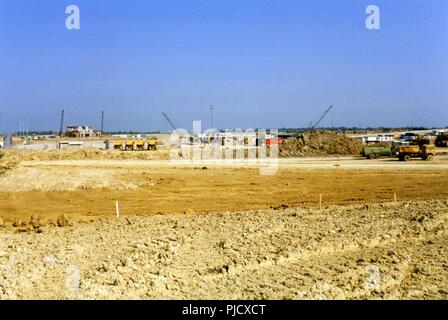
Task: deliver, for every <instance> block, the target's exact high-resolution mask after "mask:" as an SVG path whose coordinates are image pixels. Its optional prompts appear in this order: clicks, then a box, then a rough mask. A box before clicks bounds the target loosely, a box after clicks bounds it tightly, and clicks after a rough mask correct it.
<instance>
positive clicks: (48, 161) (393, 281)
mask: <svg viewBox="0 0 448 320" xmlns="http://www.w3.org/2000/svg"><path fill="white" fill-rule="evenodd" d="M327 111H328V110H327ZM325 115H326V113H324V114H323V115H322V116H321V118H320V120H322V119H323V118H324V117H325ZM102 116H104V114H103V115H102ZM163 116H164V117H165V119H166V120H167V123H169V124H170V126H171V127H172V129H173V132H171V134H170V133H166V134H163V133H159V134H153V135H144V134H134V135H123V134H121V135H120V134H105V133H103V132H102V130H98V131H94V130H91V131H90V132H91V133H93V132H95V134H89V135H88V136H87V137H86V133H85V131H86V129H88V128H89V127H88V126H69V127H67V130H66V131H65V130H62V121H63V120H61V130H60V133H55V134H54V136H50V137H37V138H36V137H33V136H28V137H26V136H23V135H22V136H21V135H13V136H8V137H4V139H3V141H2V147H3V148H2V150H1V151H0V152H1V153H0V157H1V158H0V237H1V241H0V275H1V278H2V279H4V281H2V282H1V283H0V298H1V299H42V298H50V299H71V298H77V299H91V298H100V299H110V298H112V299H134V298H135V299H165V298H167V299H209V298H213V299H427V298H437V299H438V298H442V299H445V298H447V297H448V291H446V289H445V288H446V287H447V285H448V283H447V279H448V264H447V261H446V257H445V256H446V255H445V252H446V247H447V242H448V237H447V232H448V229H447V227H446V226H447V221H448V190H447V189H446V186H447V184H448V174H447V173H448V156H447V151H448V147H447V146H446V141H447V140H448V139H446V137H447V135H446V134H445V131H444V130H443V129H440V130H429V131H425V132H418V133H415V132H414V133H412V132H411V133H410V132H407V133H406V132H401V133H398V134H397V133H391V134H378V133H374V132H370V133H367V134H364V135H362V136H359V135H354V134H353V133H347V132H335V131H331V130H324V129H319V128H318V125H319V122H316V125H315V126H314V127H310V128H308V129H307V130H304V131H302V132H298V133H291V132H289V133H288V132H286V133H285V132H283V133H282V132H277V133H273V132H269V133H266V132H262V131H258V130H255V131H254V132H250V133H249V134H247V136H244V137H242V138H241V136H238V137H235V136H232V135H229V134H228V133H225V132H224V131H218V132H214V133H213V134H210V135H209V136H207V135H206V134H199V135H198V134H194V133H191V134H190V133H188V132H187V133H183V134H178V135H176V136H175V139H173V138H172V136H173V133H174V132H175V131H176V130H177V129H176V127H175V126H174V124H173V123H172V121H171V120H170V118H169V117H168V115H167V114H164V115H163ZM62 117H63V115H62ZM320 120H319V121H320ZM63 131H65V132H63ZM87 131H89V130H87ZM187 135H188V136H187ZM195 145H196V146H198V148H199V149H200V150H205V148H207V146H210V145H213V146H214V148H215V149H214V150H219V152H221V151H222V152H224V153H225V151H226V150H227V149H229V148H242V149H243V150H245V153H242V154H243V155H245V158H244V157H243V159H237V158H236V157H234V156H233V155H234V153H232V156H231V159H230V160H231V161H230V162H229V161H227V162H226V161H216V159H215V158H213V159H209V158H202V157H200V158H198V159H195V160H194V161H178V160H173V158H172V155H173V154H176V155H177V154H182V153H183V157H181V160H182V159H185V155H186V153H185V150H189V149H188V148H191V147H192V146H195ZM261 148H267V149H268V150H270V152H271V153H272V150H274V148H276V149H278V150H277V153H276V154H277V157H276V159H275V160H276V161H277V166H278V168H277V169H276V171H275V173H274V174H271V175H262V174H260V171H259V169H260V167H262V166H263V161H262V160H263V159H261V161H258V162H257V161H255V162H254V161H245V160H247V159H246V158H247V156H248V154H249V152H250V151H249V150H256V152H257V153H256V155H259V153H258V152H259V151H260V150H261ZM215 152H216V151H215ZM227 160H228V159H227ZM264 160H266V159H264ZM271 160H272V159H271ZM67 277H69V278H67ZM70 277H72V278H70ZM73 277H74V278H73ZM67 279H71V280H70V281H74V282H73V283H72V285H73V287H67V281H68V280H67Z"/></svg>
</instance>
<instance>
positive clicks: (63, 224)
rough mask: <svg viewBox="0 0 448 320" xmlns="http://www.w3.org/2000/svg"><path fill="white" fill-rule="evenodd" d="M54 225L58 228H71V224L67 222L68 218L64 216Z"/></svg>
mask: <svg viewBox="0 0 448 320" xmlns="http://www.w3.org/2000/svg"><path fill="white" fill-rule="evenodd" d="M56 223H57V225H58V227H69V226H72V225H73V223H72V222H71V221H70V220H69V218H68V217H67V216H66V215H61V216H59V217H58V219H57V220H56Z"/></svg>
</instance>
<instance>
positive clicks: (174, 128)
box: [162, 112, 176, 131]
mask: <svg viewBox="0 0 448 320" xmlns="http://www.w3.org/2000/svg"><path fill="white" fill-rule="evenodd" d="M162 114H163V116H164V117H165V119H166V121H168V123H169V124H170V126H171V127H172V128H173V130H174V131H175V130H176V126H175V125H174V123H173V122H172V121H171V119H170V118H169V117H168V115H167V114H166V113H165V112H162Z"/></svg>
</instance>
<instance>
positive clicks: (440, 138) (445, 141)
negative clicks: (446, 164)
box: [435, 132, 448, 148]
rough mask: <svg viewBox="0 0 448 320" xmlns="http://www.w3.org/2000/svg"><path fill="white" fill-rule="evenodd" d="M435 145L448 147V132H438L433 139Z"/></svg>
mask: <svg viewBox="0 0 448 320" xmlns="http://www.w3.org/2000/svg"><path fill="white" fill-rule="evenodd" d="M435 145H436V147H441V148H446V147H448V132H439V133H438V134H437V138H436V141H435Z"/></svg>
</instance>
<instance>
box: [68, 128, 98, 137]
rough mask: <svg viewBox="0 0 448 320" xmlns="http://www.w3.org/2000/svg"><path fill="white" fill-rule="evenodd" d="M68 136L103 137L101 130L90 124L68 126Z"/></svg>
mask: <svg viewBox="0 0 448 320" xmlns="http://www.w3.org/2000/svg"><path fill="white" fill-rule="evenodd" d="M66 136H69V137H76V138H95V137H101V131H100V130H98V129H94V128H93V127H91V126H89V125H82V126H79V125H71V126H67V132H66Z"/></svg>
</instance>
